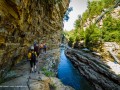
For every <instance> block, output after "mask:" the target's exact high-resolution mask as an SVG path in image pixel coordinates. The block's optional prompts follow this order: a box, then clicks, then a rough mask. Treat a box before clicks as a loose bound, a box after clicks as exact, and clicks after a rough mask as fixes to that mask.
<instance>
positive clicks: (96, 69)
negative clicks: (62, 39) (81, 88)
mask: <svg viewBox="0 0 120 90" xmlns="http://www.w3.org/2000/svg"><path fill="white" fill-rule="evenodd" d="M65 54H66V56H67V57H68V58H69V59H70V60H71V62H72V63H73V64H74V65H75V67H76V68H77V69H78V70H79V72H80V73H81V74H82V75H83V76H84V77H85V78H87V79H88V81H90V82H91V83H92V84H93V85H94V86H95V88H96V90H120V76H117V75H116V74H114V73H113V72H112V71H111V70H110V68H109V66H107V65H106V64H104V63H103V62H102V61H100V60H98V59H95V58H91V57H90V56H88V55H85V53H83V52H79V51H76V50H73V49H67V50H66V51H65Z"/></svg>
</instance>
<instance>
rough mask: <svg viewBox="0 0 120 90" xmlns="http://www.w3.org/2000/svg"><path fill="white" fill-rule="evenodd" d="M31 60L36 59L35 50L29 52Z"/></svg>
mask: <svg viewBox="0 0 120 90" xmlns="http://www.w3.org/2000/svg"><path fill="white" fill-rule="evenodd" d="M31 60H36V55H35V52H34V53H31Z"/></svg>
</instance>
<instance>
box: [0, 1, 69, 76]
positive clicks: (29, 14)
mask: <svg viewBox="0 0 120 90" xmlns="http://www.w3.org/2000/svg"><path fill="white" fill-rule="evenodd" d="M68 5H69V0H0V77H4V76H5V75H4V74H5V73H4V72H7V71H8V69H10V67H11V65H14V64H15V63H16V62H19V61H20V60H21V59H22V58H23V57H24V56H25V55H26V54H27V49H28V47H29V46H30V45H31V44H33V42H34V41H37V42H39V43H41V42H46V43H47V45H48V49H53V48H58V44H59V43H60V32H61V30H62V24H63V23H62V20H63V16H64V14H65V11H66V10H67V7H68Z"/></svg>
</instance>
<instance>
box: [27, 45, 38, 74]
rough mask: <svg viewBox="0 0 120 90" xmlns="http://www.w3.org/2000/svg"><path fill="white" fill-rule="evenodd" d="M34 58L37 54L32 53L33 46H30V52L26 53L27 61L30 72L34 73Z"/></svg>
mask: <svg viewBox="0 0 120 90" xmlns="http://www.w3.org/2000/svg"><path fill="white" fill-rule="evenodd" d="M36 58H37V54H36V52H35V51H34V46H31V51H30V52H29V53H28V59H29V60H30V66H31V70H30V71H31V72H34V71H35V72H36Z"/></svg>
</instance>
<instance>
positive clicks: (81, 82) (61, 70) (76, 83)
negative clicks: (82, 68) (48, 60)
mask: <svg viewBox="0 0 120 90" xmlns="http://www.w3.org/2000/svg"><path fill="white" fill-rule="evenodd" d="M60 53H61V54H60V63H59V66H58V78H59V79H60V80H61V81H62V83H63V84H65V85H68V86H71V87H73V88H74V89H75V90H94V89H93V88H92V86H91V85H90V83H89V82H88V81H87V80H86V79H85V78H84V77H83V76H81V75H80V73H79V72H78V70H77V69H76V68H74V67H73V65H72V63H71V62H70V60H69V59H68V58H67V57H66V56H65V54H64V49H61V50H60Z"/></svg>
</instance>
